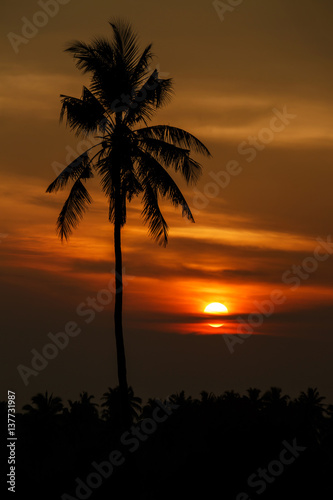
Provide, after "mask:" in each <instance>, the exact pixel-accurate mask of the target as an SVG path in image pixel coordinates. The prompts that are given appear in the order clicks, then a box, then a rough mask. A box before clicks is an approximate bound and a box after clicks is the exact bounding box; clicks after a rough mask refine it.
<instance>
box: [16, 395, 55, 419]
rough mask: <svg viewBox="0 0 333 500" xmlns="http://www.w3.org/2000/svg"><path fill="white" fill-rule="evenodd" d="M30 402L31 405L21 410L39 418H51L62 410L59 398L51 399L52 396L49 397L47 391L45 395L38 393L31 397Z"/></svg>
mask: <svg viewBox="0 0 333 500" xmlns="http://www.w3.org/2000/svg"><path fill="white" fill-rule="evenodd" d="M31 402H32V405H30V404H26V405H24V406H23V407H22V409H23V410H25V411H27V412H28V413H30V414H31V415H34V416H38V417H41V418H48V417H53V416H55V415H58V414H59V413H61V412H62V410H63V404H62V400H61V398H59V397H53V394H51V395H50V396H49V395H48V392H47V391H46V392H45V394H42V393H40V392H39V393H38V394H36V396H32V398H31Z"/></svg>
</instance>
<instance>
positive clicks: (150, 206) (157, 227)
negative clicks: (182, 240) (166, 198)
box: [141, 177, 168, 246]
mask: <svg viewBox="0 0 333 500" xmlns="http://www.w3.org/2000/svg"><path fill="white" fill-rule="evenodd" d="M142 187H143V197H142V202H143V209H142V212H141V214H142V216H143V220H144V223H145V224H147V225H148V232H149V234H150V235H151V236H152V237H153V238H154V240H156V241H157V242H158V244H159V245H163V246H166V244H167V243H168V225H167V223H166V221H165V219H164V217H163V215H162V212H161V210H160V207H159V205H158V199H157V189H156V188H154V187H153V186H152V185H151V183H150V181H149V180H148V178H147V177H146V178H144V179H143V182H142Z"/></svg>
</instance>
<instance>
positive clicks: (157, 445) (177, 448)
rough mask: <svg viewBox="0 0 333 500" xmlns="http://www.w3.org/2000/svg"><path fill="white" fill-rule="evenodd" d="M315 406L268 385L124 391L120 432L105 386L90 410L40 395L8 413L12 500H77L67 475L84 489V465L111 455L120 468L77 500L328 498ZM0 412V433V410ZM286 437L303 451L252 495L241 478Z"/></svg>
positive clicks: (322, 416) (322, 434) (325, 451)
mask: <svg viewBox="0 0 333 500" xmlns="http://www.w3.org/2000/svg"><path fill="white" fill-rule="evenodd" d="M324 401H325V398H324V397H323V396H321V395H320V394H319V392H318V390H317V389H316V388H308V389H307V390H306V391H305V392H301V393H300V395H299V396H298V397H297V398H294V399H291V398H290V397H289V396H288V395H286V394H282V391H281V389H280V388H277V387H272V388H270V389H269V390H268V391H266V392H264V393H262V392H261V391H260V390H259V389H257V388H249V389H248V390H247V391H246V393H245V394H244V395H240V394H239V393H237V392H234V391H225V392H224V393H222V394H221V395H215V394H213V393H208V392H206V391H202V392H201V394H200V398H192V397H191V396H186V395H185V393H184V391H181V392H180V393H175V394H172V395H170V396H169V397H168V398H167V399H164V400H161V401H160V400H158V399H149V400H148V401H147V403H146V404H143V403H142V400H141V398H139V397H137V396H135V395H134V392H133V389H132V388H131V387H129V389H128V405H129V407H130V408H131V423H130V426H129V427H126V426H125V425H124V421H123V420H122V418H121V414H122V410H121V409H122V399H121V392H120V390H119V387H116V388H115V389H112V388H108V391H107V392H105V393H104V394H103V396H102V399H101V403H100V404H98V403H96V402H95V398H94V396H92V395H89V394H88V393H87V392H82V393H81V394H80V398H79V399H78V400H77V401H71V400H69V401H68V404H64V402H63V401H62V399H61V398H60V397H56V396H53V394H48V393H47V392H46V393H45V394H41V393H40V394H37V395H35V396H33V397H32V398H31V404H26V405H24V406H23V408H22V412H21V413H18V414H17V415H16V430H17V431H16V432H17V437H18V440H17V493H16V498H20V499H21V498H22V499H23V498H27V497H30V495H31V494H32V493H33V494H34V498H38V499H39V498H41V499H42V498H43V499H46V498H47V499H53V498H54V499H56V498H57V499H61V498H65V499H67V500H68V499H69V498H78V497H77V494H76V487H77V482H76V478H80V479H81V481H82V482H83V483H85V481H86V478H87V477H88V476H89V474H90V473H91V472H92V471H95V473H96V470H95V469H94V468H93V467H92V463H93V462H95V463H97V464H99V463H102V462H105V461H106V460H107V459H108V456H109V455H110V452H112V450H117V451H119V452H120V453H121V456H122V457H124V460H123V463H122V465H120V466H119V467H114V470H113V472H112V474H111V475H110V477H108V478H107V479H103V481H102V484H101V485H100V486H99V487H98V488H90V493H89V488H87V490H84V489H83V490H80V491H81V493H80V494H81V495H86V496H85V498H92V499H107V498H114V496H115V495H121V496H122V497H123V498H130V496H135V498H138V499H150V498H151V499H152V498H154V499H156V498H162V499H167V498H170V497H172V498H176V499H178V498H179V499H180V498H184V497H185V498H188V497H190V496H192V497H194V498H199V497H201V496H204V497H208V498H209V497H210V496H213V495H214V497H215V496H216V493H214V492H216V490H217V491H218V492H219V495H220V498H227V499H229V498H230V499H243V498H244V499H245V498H247V497H246V496H238V495H240V493H242V492H244V494H248V498H251V499H253V498H257V497H259V496H260V498H264V499H281V498H283V499H288V498H303V495H304V497H305V496H306V497H310V498H331V497H332V495H331V494H332V485H331V478H332V472H333V454H332V444H333V405H329V404H325V403H324ZM168 403H169V404H171V406H172V407H173V408H176V409H173V410H172V411H170V412H169V415H168V417H167V418H161V419H160V423H156V424H155V427H153V428H152V427H151V426H150V427H149V426H148V425H147V423H148V421H149V422H150V423H151V422H152V421H153V418H154V417H153V415H154V410H155V409H156V407H157V405H158V404H160V407H161V408H162V407H163V404H164V405H165V407H167V404H168ZM0 408H1V417H2V418H1V419H2V420H3V425H2V426H1V428H2V429H6V423H5V421H6V420H7V404H6V403H5V402H3V403H1V405H0ZM162 413H163V412H162V410H161V411H160V415H162ZM152 417H153V418H152ZM149 429H150V430H149ZM148 430H149V431H148ZM139 431H140V433H139V434H138V432H139ZM124 435H126V436H134V435H137V436H140V437H139V438H132V443H134V439H136V441H137V445H136V446H134V444H132V447H129V446H126V443H127V442H126V441H125V440H123V439H122V436H124ZM127 439H128V438H127ZM295 440H296V441H295ZM286 441H287V442H289V443H290V444H291V443H293V442H297V444H298V445H300V446H301V447H303V448H304V449H305V451H304V452H303V453H302V454H301V456H300V457H299V458H297V460H295V462H294V463H292V464H291V465H289V466H286V468H285V470H284V471H283V473H281V474H280V476H279V477H276V478H273V480H272V482H271V483H269V484H267V488H266V490H265V491H264V492H263V493H262V494H260V495H259V494H258V493H257V492H256V491H255V490H254V489H253V488H252V489H251V488H250V487H249V484H248V478H249V476H250V475H251V474H252V473H254V472H256V471H257V470H260V468H264V467H265V466H267V464H269V463H270V462H272V460H275V459H277V458H278V457H279V453H280V451H281V448H282V447H283V444H282V443H283V442H286ZM4 460H5V457H4ZM3 470H5V468H4V469H3ZM80 484H81V483H80ZM85 492H86V493H85ZM246 492H247V493H246ZM64 494H67V495H68V496H67V497H63V496H62V495H64ZM82 498H83V496H82Z"/></svg>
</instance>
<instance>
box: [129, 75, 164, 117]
mask: <svg viewBox="0 0 333 500" xmlns="http://www.w3.org/2000/svg"><path fill="white" fill-rule="evenodd" d="M172 94H173V88H172V79H171V78H166V79H161V78H159V77H158V71H157V70H155V71H154V72H153V73H152V74H151V75H150V77H149V78H148V79H147V81H146V82H145V83H144V84H143V85H142V86H141V87H140V88H138V89H133V90H132V93H131V95H130V104H129V105H128V112H127V116H126V119H125V120H126V123H128V124H129V125H132V124H134V123H139V122H140V121H143V122H144V123H146V122H147V120H150V119H151V118H152V116H153V114H154V113H155V112H156V110H157V109H158V108H160V107H162V106H164V105H165V104H167V103H168V102H169V101H170V99H171V96H172Z"/></svg>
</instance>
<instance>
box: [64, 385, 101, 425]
mask: <svg viewBox="0 0 333 500" xmlns="http://www.w3.org/2000/svg"><path fill="white" fill-rule="evenodd" d="M92 399H94V396H92V395H90V396H89V395H88V393H87V392H86V391H84V392H81V393H80V399H79V401H72V400H71V399H69V400H68V404H69V407H70V413H71V414H72V416H74V417H75V418H81V419H93V418H96V417H98V410H97V406H98V404H97V403H93V402H92Z"/></svg>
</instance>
